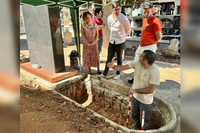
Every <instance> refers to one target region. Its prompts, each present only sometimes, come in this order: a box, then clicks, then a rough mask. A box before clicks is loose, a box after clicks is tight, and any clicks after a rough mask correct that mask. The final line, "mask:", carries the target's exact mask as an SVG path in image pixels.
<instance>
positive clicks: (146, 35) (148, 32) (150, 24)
mask: <svg viewBox="0 0 200 133" xmlns="http://www.w3.org/2000/svg"><path fill="white" fill-rule="evenodd" d="M157 31H160V32H161V31H162V25H161V22H160V20H159V19H158V18H157V17H156V16H153V17H152V18H150V19H146V18H145V19H143V21H142V35H141V41H140V46H141V47H143V46H148V45H152V44H157V41H156V34H155V32H157Z"/></svg>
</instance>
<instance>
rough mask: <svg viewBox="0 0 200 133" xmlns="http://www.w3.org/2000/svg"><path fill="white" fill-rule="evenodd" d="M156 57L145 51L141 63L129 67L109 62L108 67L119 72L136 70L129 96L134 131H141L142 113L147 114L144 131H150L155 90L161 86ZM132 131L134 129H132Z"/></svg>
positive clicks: (133, 63) (131, 63) (140, 58)
mask: <svg viewBox="0 0 200 133" xmlns="http://www.w3.org/2000/svg"><path fill="white" fill-rule="evenodd" d="M155 59H156V55H155V53H154V52H153V51H151V50H144V51H143V52H142V54H141V55H140V57H139V61H132V62H130V63H129V64H127V65H123V66H121V65H118V66H115V65H114V62H113V61H112V62H109V63H108V64H107V66H108V67H109V68H113V69H114V70H117V71H124V70H128V69H132V68H133V69H134V70H135V74H134V79H135V82H134V83H133V85H132V87H131V89H130V90H129V94H130V95H132V99H131V113H132V117H133V120H134V129H135V130H141V123H142V112H143V111H144V112H145V118H144V130H149V129H150V119H151V104H152V103H153V95H154V90H155V88H156V86H157V85H159V84H160V71H159V69H158V68H157V67H156V65H154V64H153V63H154V61H155ZM131 129H132V128H131Z"/></svg>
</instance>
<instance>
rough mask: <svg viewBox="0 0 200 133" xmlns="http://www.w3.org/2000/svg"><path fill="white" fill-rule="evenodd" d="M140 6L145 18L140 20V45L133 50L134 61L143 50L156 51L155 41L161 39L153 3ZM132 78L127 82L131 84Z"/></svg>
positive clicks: (160, 29) (159, 25) (160, 28)
mask: <svg viewBox="0 0 200 133" xmlns="http://www.w3.org/2000/svg"><path fill="white" fill-rule="evenodd" d="M142 7H143V12H144V16H145V18H144V19H143V21H142V35H141V40H140V45H139V47H138V48H137V50H136V52H135V58H134V60H135V61H138V60H139V57H140V55H141V53H142V52H143V51H144V50H151V51H153V52H154V53H156V49H157V43H158V42H159V41H160V40H161V39H162V35H161V31H162V25H161V22H160V20H159V19H158V18H157V17H156V16H153V9H152V8H153V4H152V3H149V2H145V3H144V4H143V5H142ZM133 80H134V79H133V78H132V79H130V80H128V83H130V84H133Z"/></svg>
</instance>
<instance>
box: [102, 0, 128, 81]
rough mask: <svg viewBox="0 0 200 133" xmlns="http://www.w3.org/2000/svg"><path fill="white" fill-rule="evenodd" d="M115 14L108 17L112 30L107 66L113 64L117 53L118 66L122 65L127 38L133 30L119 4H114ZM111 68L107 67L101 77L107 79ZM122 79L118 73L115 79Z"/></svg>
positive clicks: (109, 26)
mask: <svg viewBox="0 0 200 133" xmlns="http://www.w3.org/2000/svg"><path fill="white" fill-rule="evenodd" d="M112 10H113V13H112V14H111V15H109V16H108V20H107V24H108V28H109V30H110V42H109V46H108V57H107V61H106V64H107V63H108V62H111V60H112V59H113V57H114V54H115V52H117V64H118V65H122V52H123V50H124V47H125V41H126V36H127V35H129V34H130V32H131V28H130V23H129V20H128V19H127V17H126V16H125V15H123V14H122V13H120V12H121V7H120V3H119V2H114V3H113V4H112ZM108 71H109V68H108V67H107V65H106V66H105V69H104V72H103V74H102V75H100V77H102V78H106V75H107V74H108ZM119 78H120V72H119V71H117V72H116V75H115V77H114V79H119Z"/></svg>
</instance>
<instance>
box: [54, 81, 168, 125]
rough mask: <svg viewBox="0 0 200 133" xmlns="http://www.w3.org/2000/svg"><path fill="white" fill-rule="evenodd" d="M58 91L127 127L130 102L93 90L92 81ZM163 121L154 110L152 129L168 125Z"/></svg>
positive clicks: (107, 92)
mask: <svg viewBox="0 0 200 133" xmlns="http://www.w3.org/2000/svg"><path fill="white" fill-rule="evenodd" d="M95 87H96V86H95ZM56 91H57V92H59V93H61V94H63V95H65V96H67V97H69V98H70V99H72V100H74V101H76V102H78V103H80V104H82V105H83V106H85V107H87V108H89V109H91V110H93V111H94V112H97V113H98V114H100V115H102V116H104V117H106V118H107V119H109V120H111V121H113V122H115V123H116V124H119V125H121V126H125V125H126V121H127V113H128V101H126V100H124V99H120V98H118V96H117V95H114V94H113V93H109V91H106V90H104V89H102V88H101V87H99V88H98V87H96V88H93V86H92V85H91V83H90V81H87V80H85V78H84V79H81V80H78V81H76V82H74V83H71V84H70V85H67V86H65V87H62V88H60V89H57V90H56ZM153 106H155V105H153ZM163 119H164V118H163V117H162V116H161V114H160V112H159V111H156V110H153V111H152V115H151V129H158V128H160V127H162V126H164V125H165V124H166V123H165V121H164V120H163ZM133 126H134V121H133V118H132V117H131V114H130V119H129V127H133Z"/></svg>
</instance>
